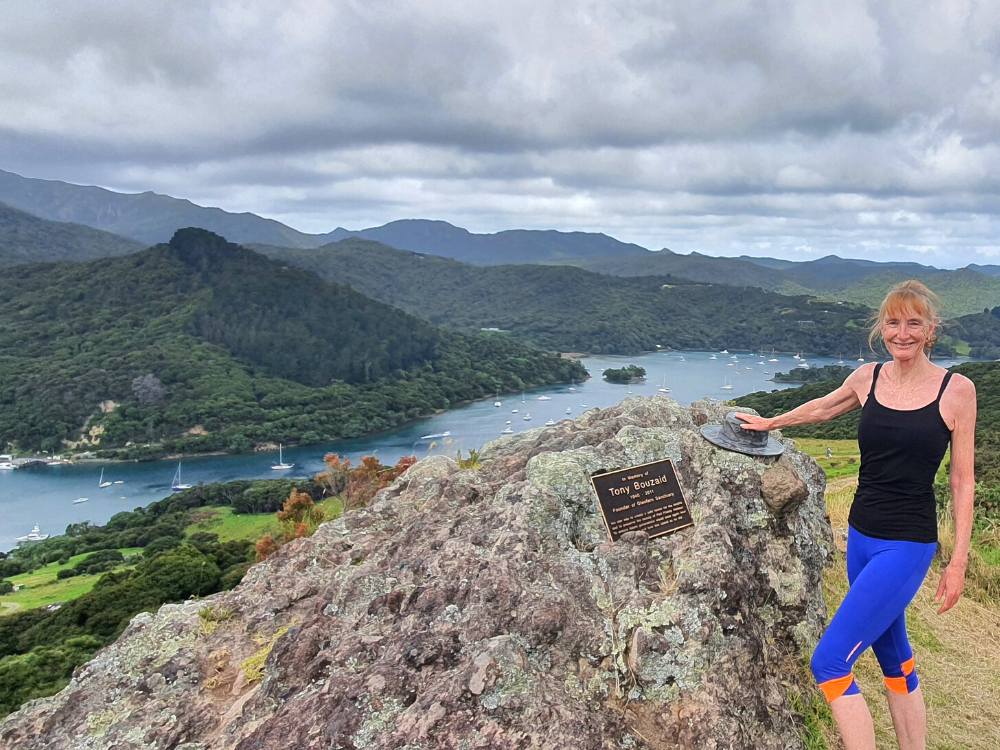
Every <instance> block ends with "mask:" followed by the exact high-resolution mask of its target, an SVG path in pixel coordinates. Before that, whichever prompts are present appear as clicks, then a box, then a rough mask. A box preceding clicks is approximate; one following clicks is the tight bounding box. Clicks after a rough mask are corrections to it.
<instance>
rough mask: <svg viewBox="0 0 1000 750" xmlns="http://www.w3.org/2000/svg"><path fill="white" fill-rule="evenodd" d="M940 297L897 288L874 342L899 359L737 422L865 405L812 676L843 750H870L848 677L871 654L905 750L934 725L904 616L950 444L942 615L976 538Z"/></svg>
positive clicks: (867, 723)
mask: <svg viewBox="0 0 1000 750" xmlns="http://www.w3.org/2000/svg"><path fill="white" fill-rule="evenodd" d="M937 310H938V306H937V298H936V296H935V295H934V293H933V292H931V291H930V290H929V289H928V288H927V287H926V286H924V285H923V284H921V283H920V282H919V281H906V282H903V283H901V284H898V285H897V286H895V287H894V288H893V289H892V290H891V291H890V292H889V294H888V295H886V298H885V299H884V300H883V301H882V305H881V306H880V308H879V312H878V317H877V318H876V320H875V321H874V323H873V325H872V328H871V331H870V333H869V337H868V341H869V344H872V343H873V342H874V340H875V339H876V338H878V337H880V338H881V339H882V341H883V343H884V344H885V348H886V350H887V351H888V352H889V354H890V355H891V357H892V359H891V361H889V362H885V363H880V364H866V365H863V366H861V367H859V368H858V369H857V370H855V371H854V372H853V373H851V374H850V375H849V376H848V377H847V379H846V380H845V381H844V384H843V385H842V386H840V387H839V388H837V390H835V391H833V392H832V393H830V394H828V395H826V396H823V397H822V398H817V399H814V400H812V401H808V402H807V403H805V404H802V405H801V406H799V407H797V408H795V409H792V410H791V411H789V412H787V413H785V414H780V415H778V416H776V417H773V418H771V419H766V418H764V417H758V416H754V415H750V414H741V415H740V418H741V419H742V420H743V421H744V424H743V425H742V426H743V428H744V429H747V430H774V429H780V428H782V427H791V426H793V425H800V424H813V423H816V422H825V421H827V420H829V419H833V418H834V417H837V416H840V415H841V414H844V413H846V412H849V411H851V410H852V409H855V408H857V407H859V406H860V407H861V419H860V421H859V423H858V445H859V447H860V449H861V470H860V474H859V477H858V489H857V492H856V493H855V496H854V503H853V504H852V506H851V512H850V516H849V519H848V522H849V529H848V537H847V576H848V579H849V580H850V583H851V586H850V589H849V590H848V592H847V595H846V596H845V597H844V601H843V603H842V604H841V605H840V608H839V609H838V610H837V612H836V614H834V616H833V618H832V619H831V620H830V624H829V625H828V626H827V629H826V631H825V632H824V633H823V637H822V638H821V639H820V641H819V644H818V645H817V646H816V651H815V653H814V654H813V658H812V663H811V668H812V671H813V675H814V676H815V678H816V681H817V682H818V684H819V687H820V688H821V689H822V690H823V693H824V695H825V696H826V699H827V700H828V701H829V702H830V708H831V710H832V712H833V716H834V719H835V720H836V722H837V728H838V729H839V731H840V734H841V737H842V738H843V740H844V745H845V747H846V748H847V750H874V749H875V733H874V728H873V725H872V717H871V714H870V713H869V711H868V706H867V704H866V703H865V700H864V698H863V697H862V695H861V694H860V692H859V691H858V688H857V685H856V684H855V683H854V678H853V675H852V674H851V669H852V667H853V665H854V662H855V661H856V660H857V658H858V656H859V655H860V654H861V653H863V652H864V651H865V649H867V648H868V647H869V646H871V647H872V649H873V650H874V652H875V656H876V657H877V658H878V661H879V664H880V666H881V667H882V672H883V674H884V675H885V684H886V688H887V697H888V700H889V710H890V713H891V714H892V722H893V726H894V728H895V730H896V738H897V740H898V742H899V747H900V748H903V749H904V750H917V749H918V748H919V749H921V750H922V748H924V747H925V741H926V739H925V738H926V733H927V717H926V711H925V708H924V700H923V696H922V694H921V692H920V688H919V683H918V680H917V673H916V671H915V669H914V657H913V651H912V650H911V649H910V644H909V641H908V640H907V637H906V619H905V610H906V607H907V605H908V604H909V603H910V600H911V599H912V598H913V597H914V596H915V595H916V592H917V591H918V590H919V588H920V585H921V583H922V582H923V580H924V577H925V576H926V574H927V571H928V569H929V567H930V563H931V558H932V557H933V556H934V552H935V551H936V548H937V518H936V514H935V501H934V492H933V489H932V485H933V481H934V475H935V473H936V472H937V469H938V467H939V466H940V464H941V460H942V458H943V457H944V453H945V449H946V448H947V447H948V444H949V443H950V444H951V471H950V478H951V492H952V498H953V502H954V516H955V551H954V553H953V555H952V558H951V561H950V562H949V563H948V566H947V567H946V568H945V569H944V572H943V573H942V575H941V582H940V584H939V585H938V588H937V594H936V596H935V598H936V599H937V600H938V601H940V602H941V607H940V609H939V610H938V613H939V614H940V613H942V612H945V611H947V610H948V609H951V607H953V606H954V605H955V602H957V601H958V598H959V596H960V595H961V593H962V588H963V586H964V584H965V570H966V565H967V561H968V555H969V543H970V539H971V536H972V499H973V490H974V486H975V478H974V471H973V463H974V461H973V459H974V450H975V448H974V443H975V425H976V388H975V386H974V385H973V383H972V381H971V380H969V379H968V378H966V377H964V376H963V375H960V374H958V373H949V372H948V371H946V370H945V369H944V368H942V367H938V366H937V365H935V364H933V363H932V362H931V361H930V359H928V356H927V355H928V352H930V350H931V347H932V346H933V345H934V341H935V337H936V332H937V328H938V325H939V323H940V318H939V317H938V312H937Z"/></svg>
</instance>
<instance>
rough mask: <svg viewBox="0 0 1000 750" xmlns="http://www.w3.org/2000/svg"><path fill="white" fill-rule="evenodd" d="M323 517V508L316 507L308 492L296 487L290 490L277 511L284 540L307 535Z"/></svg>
mask: <svg viewBox="0 0 1000 750" xmlns="http://www.w3.org/2000/svg"><path fill="white" fill-rule="evenodd" d="M323 519H324V515H323V509H322V508H317V507H316V503H314V502H313V499H312V498H311V497H310V496H309V493H308V492H300V491H299V490H296V489H293V490H292V492H291V494H290V495H289V496H288V499H287V500H286V501H285V505H284V507H282V509H281V510H280V511H278V520H279V521H280V522H281V526H282V528H283V530H284V536H285V540H286V541H287V540H291V539H298V538H300V537H303V536H309V535H310V534H312V533H313V532H314V531H316V528H317V527H318V526H319V525H320V524H321V523H323Z"/></svg>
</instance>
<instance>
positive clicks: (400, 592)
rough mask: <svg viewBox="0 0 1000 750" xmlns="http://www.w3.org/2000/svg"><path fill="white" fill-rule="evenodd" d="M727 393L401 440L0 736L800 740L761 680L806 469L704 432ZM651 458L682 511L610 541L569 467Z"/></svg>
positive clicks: (817, 604)
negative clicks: (656, 531)
mask: <svg viewBox="0 0 1000 750" xmlns="http://www.w3.org/2000/svg"><path fill="white" fill-rule="evenodd" d="M725 410H726V409H725V407H723V406H721V405H718V404H714V403H711V402H699V403H696V404H693V405H691V407H684V406H681V405H679V404H677V403H676V402H674V401H672V400H670V399H668V398H664V397H655V398H632V399H628V400H626V401H624V402H622V403H621V404H618V405H617V406H614V407H611V408H608V409H603V410H596V409H595V410H591V411H589V412H587V413H585V414H584V415H582V416H581V417H580V418H578V419H576V420H565V421H563V422H561V423H559V424H558V425H556V426H554V427H550V428H544V429H538V430H532V431H529V432H525V433H522V434H519V435H513V436H507V437H504V438H502V439H500V440H497V441H494V442H492V443H490V444H488V445H486V446H484V448H483V450H482V451H481V453H480V464H479V466H478V467H477V468H476V469H475V470H468V469H461V468H460V467H459V466H458V464H457V463H456V462H455V461H452V460H451V459H449V458H446V457H443V456H435V457H430V458H427V459H424V460H422V461H420V462H418V463H417V464H416V465H415V466H413V467H412V468H411V469H410V470H409V471H408V472H407V473H406V474H404V475H403V476H402V477H400V478H399V479H398V480H397V481H396V482H395V483H394V484H393V485H392V486H391V487H388V488H386V489H385V490H383V491H382V492H380V493H379V494H378V495H377V496H376V497H375V498H374V500H373V502H372V503H371V504H370V505H369V506H368V507H366V508H361V509H358V510H355V511H350V512H348V513H346V514H345V515H344V516H343V517H342V518H341V519H338V521H336V522H332V523H328V524H324V525H323V526H321V527H320V529H319V530H318V531H317V532H316V534H315V535H314V536H312V537H310V538H307V539H301V540H297V541H295V542H293V543H291V544H288V545H286V546H285V547H283V548H282V549H281V550H280V551H279V552H278V553H277V554H276V555H274V556H273V557H272V558H270V559H268V560H267V561H265V562H263V563H260V564H258V565H256V566H254V567H253V568H252V569H251V570H250V572H249V573H248V574H247V576H246V577H245V578H244V581H243V582H242V583H241V584H240V585H239V586H238V587H237V588H236V589H234V590H232V591H229V592H224V593H220V594H217V595H215V596H212V597H209V598H208V599H206V600H204V601H198V602H185V603H182V604H177V605H167V606H165V607H162V608H161V609H160V610H159V612H157V613H155V614H142V615H139V616H137V617H136V618H135V619H134V620H133V622H132V624H131V625H130V626H129V628H128V629H127V630H126V631H125V633H124V634H123V635H122V636H121V638H119V640H118V641H117V642H116V643H114V644H112V645H110V646H109V647H107V648H105V649H103V650H102V651H100V652H99V653H98V654H97V655H96V657H95V658H94V660H93V661H91V662H90V663H89V664H87V665H85V666H83V667H81V668H80V669H78V670H77V672H76V674H75V675H74V677H73V679H72V681H71V682H70V684H69V686H68V687H67V688H66V689H65V690H63V691H62V692H61V693H59V694H58V695H56V696H53V697H51V698H48V699H43V700H38V701H33V702H32V703H30V704H27V705H26V706H24V707H22V709H21V710H20V711H18V712H16V713H15V714H12V715H11V716H10V717H8V718H7V719H6V720H5V721H4V722H3V723H2V724H0V747H3V748H7V747H11V748H13V747H17V748H19V749H23V750H34V749H38V750H40V749H41V748H47V749H48V748H50V749H52V750H60V749H63V748H65V749H69V748H73V749H77V748H80V749H82V748H87V749H88V750H97V749H99V748H106V749H108V750H110V749H111V748H115V749H116V750H119V749H127V748H144V749H150V750H153V749H156V750H159V749H161V748H162V749H166V748H185V749H186V750H195V749H196V748H197V750H212V749H216V748H218V749H223V748H225V749H227V750H250V749H251V748H252V749H253V750H258V749H261V748H263V749H264V750H267V749H268V748H283V749H284V748H290V747H297V748H298V747H301V748H311V747H324V748H326V747H329V748H343V749H344V750H359V749H360V748H394V749H395V750H403V749H409V750H416V749H417V748H421V749H422V750H431V749H432V748H500V749H503V748H511V749H513V748H539V749H541V748H552V747H573V748H577V749H579V750H590V749H591V748H594V749H595V750H597V749H602V750H603V749H609V750H610V749H611V748H621V749H625V748H628V749H629V750H653V749H657V750H658V749H660V748H664V749H665V748H751V747H752V748H795V747H801V746H802V745H801V741H800V740H799V733H800V722H799V721H798V720H797V719H796V716H795V713H794V711H793V710H792V709H791V708H790V707H789V706H786V705H784V703H783V700H784V699H783V696H785V695H786V694H787V690H786V689H785V686H787V685H791V684H796V683H797V682H798V681H799V679H798V677H799V676H798V675H796V674H791V673H789V671H788V670H789V669H790V667H789V665H801V659H800V654H801V651H802V649H803V648H805V647H806V646H807V644H809V643H810V642H811V641H813V640H815V638H816V637H817V636H818V634H819V632H820V629H821V626H822V622H823V617H824V612H825V607H824V603H823V599H822V592H821V587H820V573H821V570H822V567H823V566H824V565H825V564H826V562H827V560H828V559H829V556H830V551H831V548H832V546H831V545H832V540H831V535H830V529H829V524H828V522H827V521H826V518H825V514H824V506H823V491H824V479H823V475H822V472H820V471H819V469H818V467H816V465H815V463H814V462H813V461H811V460H810V459H809V458H808V457H807V456H804V455H803V454H801V453H799V452H797V451H796V450H794V447H793V446H792V445H791V444H790V441H789V445H788V450H786V453H785V455H783V456H782V457H781V458H780V459H776V458H754V457H750V456H744V455H742V454H737V453H731V452H727V451H723V450H721V449H719V448H717V447H715V446H713V445H712V444H710V443H708V442H707V441H705V440H704V439H703V438H702V437H701V435H700V433H699V432H698V427H699V425H700V424H703V423H704V422H705V421H706V420H720V419H721V418H722V416H723V414H724V412H725ZM664 458H669V459H671V460H672V461H673V463H674V466H675V469H676V472H677V475H678V480H679V482H680V485H681V487H682V489H683V491H684V494H685V497H686V499H687V501H688V504H689V506H690V510H691V514H692V517H693V518H694V519H695V524H694V525H693V526H691V527H688V528H685V529H682V530H680V531H677V532H676V533H673V534H670V535H667V536H663V537H659V538H657V539H649V538H648V536H646V534H644V533H642V532H632V533H630V534H626V535H625V536H623V537H622V538H621V539H619V540H618V541H617V542H615V543H612V542H610V541H609V540H608V538H607V532H606V531H605V528H604V524H603V521H602V520H601V517H600V514H599V511H598V507H597V503H596V496H595V494H594V491H593V488H592V486H591V482H590V477H591V476H592V475H593V474H594V473H596V472H600V471H606V470H612V469H618V468H624V467H626V466H629V465H635V464H639V463H644V462H650V461H654V460H659V459H664ZM776 467H777V468H776ZM205 607H211V608H212V610H211V611H213V612H222V611H224V612H226V613H227V617H226V619H225V621H224V623H221V624H220V625H219V626H218V627H213V628H206V627H204V623H203V622H202V620H203V619H204V617H201V618H200V617H199V611H201V612H205V611H208V610H205V609H204V608H205ZM262 644H264V645H266V647H267V648H266V649H265V648H264V645H262ZM265 651H266V652H265ZM255 657H256V661H254V658H255ZM248 660H249V661H248ZM258 662H259V664H258ZM248 663H249V664H253V665H254V666H255V668H258V669H259V676H260V678H261V679H260V681H259V682H255V681H254V680H253V679H248V678H247V676H246V675H245V674H242V672H241V670H240V668H239V665H241V664H248ZM256 676H257V674H256V673H255V674H254V677H256Z"/></svg>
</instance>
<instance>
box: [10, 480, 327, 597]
mask: <svg viewBox="0 0 1000 750" xmlns="http://www.w3.org/2000/svg"><path fill="white" fill-rule="evenodd" d="M317 505H318V506H319V507H320V508H322V509H323V511H324V513H325V514H326V518H327V520H331V519H334V518H336V517H337V516H339V515H340V513H341V512H342V510H343V506H342V503H341V501H340V499H339V498H327V499H326V500H323V501H322V502H320V503H317ZM280 530H281V526H280V524H279V523H278V520H277V518H275V514H274V513H260V514H252V515H239V514H235V513H233V511H232V508H228V507H210V508H198V509H197V510H193V511H191V523H190V524H189V525H188V527H187V529H186V530H185V534H186V535H187V536H191V535H192V534H194V533H196V532H199V531H207V532H209V533H212V534H218V536H219V540H220V541H223V542H227V541H230V540H233V539H247V540H249V541H251V542H253V541H256V540H257V539H258V538H260V537H261V536H262V535H264V534H266V533H268V532H271V533H273V534H276V533H278V532H279V531H280ZM119 552H121V553H122V555H124V556H125V558H126V560H127V559H128V558H129V557H131V556H140V555H141V554H142V548H141V547H129V548H123V549H120V550H119ZM89 554H91V553H89V552H86V553H83V554H80V555H74V556H73V557H71V558H70V559H69V561H68V562H65V563H49V564H48V565H45V566H43V567H41V568H38V569H37V570H33V571H31V572H30V573H22V574H21V575H16V576H11V577H10V578H8V579H7V580H9V581H11V582H12V583H13V584H14V585H15V586H17V587H18V590H17V591H14V592H12V593H10V594H6V595H4V596H0V616H3V615H7V614H12V613H14V612H17V611H19V610H21V609H34V608H35V607H45V606H48V605H49V604H55V603H57V602H67V601H72V600H73V599H76V598H77V597H79V596H82V595H83V594H86V593H87V592H88V591H90V590H91V589H92V588H93V587H94V584H96V583H97V581H98V579H99V578H100V577H101V576H102V575H103V573H96V574H94V575H80V576H73V577H72V578H64V579H62V580H59V579H58V578H56V574H57V573H58V572H59V571H60V570H62V569H64V568H72V567H73V566H74V565H76V564H77V563H78V562H80V561H81V560H83V559H84V558H85V557H87V555H89ZM125 567H129V566H128V565H127V564H126V565H122V566H119V567H118V568H116V570H121V569H122V568H125Z"/></svg>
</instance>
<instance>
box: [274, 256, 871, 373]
mask: <svg viewBox="0 0 1000 750" xmlns="http://www.w3.org/2000/svg"><path fill="white" fill-rule="evenodd" d="M260 249H261V250H262V252H266V253H268V254H269V255H271V257H274V258H278V259H281V260H284V261H286V262H287V263H290V264H295V265H297V266H300V267H302V268H305V269H308V270H311V271H314V272H315V273H317V274H318V275H320V276H322V277H323V278H326V279H330V280H333V281H338V282H340V283H347V284H350V285H351V286H352V287H353V288H355V289H357V290H358V291H360V292H362V293H363V294H365V295H367V296H369V297H372V298H374V299H378V300H382V301H383V302H386V303H387V304H392V305H394V306H396V307H399V308H400V309H403V310H406V311H407V312H410V313H412V314H413V315H417V316H419V317H421V318H423V319H424V320H427V321H429V322H431V323H434V324H435V325H448V326H452V327H454V328H458V329H460V330H478V329H480V328H488V327H495V328H500V329H503V330H504V331H508V332H509V333H510V335H511V336H514V337H517V338H521V339H523V340H525V341H528V342H531V343H534V344H537V345H539V346H542V347H545V348H549V349H556V350H559V351H576V352H590V353H594V354H638V353H640V352H643V351H652V350H654V349H656V348H657V347H663V348H674V349H722V348H731V349H744V350H766V351H771V350H772V349H775V350H777V351H793V352H794V351H801V352H807V353H813V354H831V355H836V354H842V355H844V356H847V355H849V354H851V353H852V352H857V351H858V350H859V349H861V348H863V347H864V348H866V344H865V336H866V331H865V325H866V321H867V320H868V318H869V316H870V314H871V311H870V310H869V309H868V308H865V307H860V306H857V305H850V304H838V303H836V302H829V301H825V302H824V301H820V300H817V299H815V298H812V297H806V296H794V297H788V296H782V295H780V294H775V293H773V292H766V291H763V290H761V289H758V288H754V287H747V288H740V289H735V288H733V287H728V286H721V285H715V284H702V283H693V282H690V281H684V280H681V279H676V278H672V277H669V276H645V277H638V278H622V277H616V276H606V275H601V274H597V273H592V272H590V271H585V270H583V269H580V268H574V267H571V266H540V265H511V266H491V267H486V268H484V267H476V266H469V265H465V264H462V263H459V262H457V261H453V260H446V259H443V258H437V257H434V256H430V255H421V254H419V253H411V252H404V251H400V250H394V249H392V248H388V247H385V246H384V245H379V244H378V243H375V242H369V241H365V240H358V239H350V240H344V241H341V242H337V243H333V244H331V245H326V246H324V247H322V248H318V249H315V250H290V249H287V248H267V247H262V248H260ZM854 356H857V355H854Z"/></svg>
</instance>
